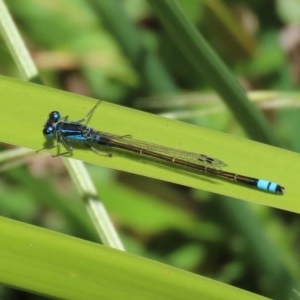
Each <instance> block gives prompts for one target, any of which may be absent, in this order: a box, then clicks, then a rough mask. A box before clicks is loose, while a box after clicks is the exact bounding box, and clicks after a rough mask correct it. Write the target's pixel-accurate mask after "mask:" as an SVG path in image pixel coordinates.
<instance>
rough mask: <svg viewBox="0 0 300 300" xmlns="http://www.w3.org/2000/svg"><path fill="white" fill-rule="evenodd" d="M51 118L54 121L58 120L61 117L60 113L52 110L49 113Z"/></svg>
mask: <svg viewBox="0 0 300 300" xmlns="http://www.w3.org/2000/svg"><path fill="white" fill-rule="evenodd" d="M49 119H51V120H52V121H53V122H57V121H58V120H59V119H60V113H59V112H58V111H52V112H51V113H50V114H49Z"/></svg>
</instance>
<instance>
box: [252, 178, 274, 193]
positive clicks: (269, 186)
mask: <svg viewBox="0 0 300 300" xmlns="http://www.w3.org/2000/svg"><path fill="white" fill-rule="evenodd" d="M256 186H257V188H258V189H260V190H264V191H270V192H274V193H275V192H276V188H277V183H274V182H271V181H268V180H264V179H258V181H257V184H256Z"/></svg>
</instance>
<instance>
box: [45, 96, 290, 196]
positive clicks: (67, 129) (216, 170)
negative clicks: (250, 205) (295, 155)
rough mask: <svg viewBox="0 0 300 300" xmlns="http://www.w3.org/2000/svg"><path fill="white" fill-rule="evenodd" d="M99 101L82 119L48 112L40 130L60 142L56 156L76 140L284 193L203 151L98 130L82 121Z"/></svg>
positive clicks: (280, 188)
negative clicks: (227, 165) (167, 145)
mask: <svg viewBox="0 0 300 300" xmlns="http://www.w3.org/2000/svg"><path fill="white" fill-rule="evenodd" d="M99 103H100V101H99V102H98V103H97V104H96V105H95V106H94V107H93V108H92V109H91V110H90V112H89V113H88V114H87V115H86V117H85V118H83V119H81V120H79V121H76V122H71V121H68V117H61V114H60V113H59V112H58V111H52V112H51V113H50V114H49V117H48V120H47V121H46V124H45V126H44V129H43V134H44V136H45V137H46V138H48V139H55V140H56V145H55V146H54V147H57V148H58V147H59V145H60V144H63V145H64V147H65V148H66V150H67V151H66V152H64V153H58V154H57V155H55V156H59V155H66V154H69V155H72V153H73V146H75V145H76V144H78V143H79V144H82V145H85V146H86V147H88V148H90V149H92V150H94V151H95V152H98V153H100V151H99V150H98V149H97V146H100V147H101V146H107V147H110V148H115V149H121V150H125V151H129V152H131V153H135V154H139V155H143V156H145V157H149V158H152V159H156V160H159V161H162V162H167V163H170V164H174V165H177V166H181V167H183V168H187V169H191V170H194V171H198V172H200V173H205V174H208V175H211V176H215V177H219V178H222V179H226V180H230V181H234V182H237V183H241V184H244V185H247V186H250V187H254V188H257V189H260V190H263V191H267V192H272V193H276V194H283V192H284V187H283V186H281V185H279V184H277V183H274V182H271V181H268V180H264V179H258V178H253V177H249V176H244V175H240V174H235V173H232V172H226V171H223V170H221V169H220V168H222V167H225V166H226V164H225V163H223V162H222V161H221V160H219V159H216V158H213V157H210V156H207V155H205V154H198V153H194V152H189V151H182V150H177V149H174V148H169V147H164V146H160V145H156V144H152V143H148V142H144V141H140V140H135V139H133V138H131V136H130V135H124V136H121V135H115V134H110V133H105V132H101V131H97V130H95V129H93V128H91V127H89V126H87V125H85V124H84V123H87V122H88V121H89V119H90V117H91V116H92V114H93V112H94V111H95V109H96V108H97V106H98V105H99ZM46 148H48V147H46ZM43 149H44V148H43ZM101 153H102V152H101ZM105 153H106V155H107V156H112V153H111V152H105Z"/></svg>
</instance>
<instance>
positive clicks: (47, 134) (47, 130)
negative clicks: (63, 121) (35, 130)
mask: <svg viewBox="0 0 300 300" xmlns="http://www.w3.org/2000/svg"><path fill="white" fill-rule="evenodd" d="M53 132H54V128H53V126H48V127H45V128H44V129H43V134H44V136H45V137H47V138H52V137H53Z"/></svg>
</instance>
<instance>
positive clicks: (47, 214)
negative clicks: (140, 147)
mask: <svg viewBox="0 0 300 300" xmlns="http://www.w3.org/2000/svg"><path fill="white" fill-rule="evenodd" d="M179 2H180V4H181V6H182V8H183V9H184V11H185V13H186V15H187V16H188V17H189V18H190V20H191V21H192V22H193V23H194V25H195V26H196V27H197V28H198V29H199V30H200V32H201V33H202V34H203V35H204V36H205V38H206V39H207V41H208V43H209V44H210V45H211V46H212V48H213V49H214V50H215V51H216V52H217V53H218V55H219V56H220V57H221V58H222V59H223V60H224V62H225V63H226V64H227V65H228V67H229V68H230V70H231V71H232V72H233V73H234V74H235V76H236V77H237V78H238V80H239V81H240V82H241V84H242V85H243V86H244V87H245V89H247V90H248V91H249V96H250V99H251V101H253V102H254V103H255V105H257V106H258V107H259V108H260V109H261V110H262V111H263V114H264V116H265V117H266V119H267V120H268V122H269V123H270V124H271V126H272V129H273V131H274V134H276V137H277V138H278V139H279V140H280V141H281V143H282V145H284V147H285V148H286V149H289V150H293V151H299V149H300V143H299V139H298V131H299V130H298V128H299V126H300V124H299V123H300V119H299V109H298V107H299V101H298V95H297V91H298V89H299V83H300V54H299V53H300V52H299V51H300V46H299V45H300V38H299V36H300V35H299V33H300V26H299V20H300V3H299V2H298V1H295V0H294V1H292V0H288V1H283V0H277V1H258V0H255V1H238V0H237V1H229V0H227V1H222V0H212V1H201V0H188V1H183V0H182V1H179ZM7 5H8V7H9V9H10V12H11V14H12V16H13V18H14V20H15V22H16V25H17V27H18V29H19V30H20V32H21V34H22V37H23V39H24V40H25V42H26V45H27V47H28V49H29V50H30V52H31V55H32V57H33V59H34V61H35V63H36V65H37V67H38V70H39V72H40V74H41V77H42V79H43V81H44V83H45V84H46V85H47V86H52V87H55V88H57V89H62V90H67V91H70V92H72V93H78V94H83V95H88V96H90V97H94V98H97V99H103V100H106V101H111V102H114V103H117V104H120V105H124V106H129V107H132V108H136V109H140V110H144V111H149V112H152V113H157V114H162V115H164V116H166V117H170V118H177V119H181V120H184V121H186V122H190V123H194V124H197V125H200V126H205V127H208V128H212V129H216V130H219V131H223V132H227V133H230V134H234V135H239V136H245V133H244V132H243V130H242V129H241V127H240V126H239V124H238V122H237V121H236V120H235V119H234V118H233V116H232V114H231V113H230V112H229V110H228V109H227V108H226V106H225V105H224V104H223V103H222V102H221V100H220V99H219V97H218V96H217V95H216V94H215V93H214V91H213V90H212V89H211V87H210V86H209V85H208V84H207V82H205V81H204V80H203V79H202V78H199V76H198V75H197V74H195V71H194V69H193V67H192V65H191V63H190V61H189V60H188V59H187V58H186V57H184V56H182V54H181V53H180V51H179V50H178V48H177V46H176V45H174V44H173V42H172V40H171V39H170V38H169V36H168V35H167V34H166V32H165V31H164V29H163V26H162V24H161V23H160V21H159V20H158V18H157V17H156V16H155V13H154V11H153V10H152V9H151V6H150V5H149V3H148V2H147V1H143V0H123V1H96V0H95V1H93V0H90V1H88V0H64V1H60V0H51V1H43V0H22V1H18V0H10V1H7ZM0 57H1V62H0V68H1V69H0V70H1V74H3V75H6V76H11V77H17V78H18V77H20V75H19V73H18V70H17V69H16V67H15V64H14V63H13V60H12V58H11V57H10V55H9V53H8V50H7V47H6V45H5V43H4V42H3V41H2V43H0ZM258 91H259V92H258ZM278 91H282V92H280V93H279V92H278ZM283 92H284V93H283ZM291 92H293V93H291ZM24 101H26V99H24ZM42 125H43V124H41V128H42ZM120 126H122V124H120ZM245 137H246V136H245ZM1 147H2V149H7V148H10V147H9V146H8V145H2V146H1ZM17 163H18V162H16V163H15V164H14V165H11V164H7V165H4V166H3V167H2V173H1V177H0V188H1V193H0V214H1V215H2V216H6V217H9V218H13V219H16V220H21V221H23V222H27V223H31V224H35V225H38V226H44V227H47V228H50V229H53V230H56V231H60V232H64V233H67V234H70V235H74V236H78V237H80V238H83V239H89V240H92V241H97V240H98V239H97V235H96V233H95V230H94V229H93V227H92V225H91V223H90V221H89V219H88V217H87V215H86V214H85V213H84V209H83V204H82V203H81V202H80V199H79V195H78V194H77V192H76V188H75V187H74V186H73V184H72V182H71V180H70V178H69V176H68V173H67V171H66V170H65V168H64V166H63V164H62V161H61V160H60V159H52V158H51V157H50V156H49V155H47V154H45V155H34V156H33V157H32V158H31V159H30V160H28V161H26V162H25V163H24V162H22V164H21V162H20V165H16V164H17ZM251 163H255V162H251ZM275 164H276V162H275ZM275 168H276V165H275ZM88 169H89V171H90V173H91V175H92V178H93V180H94V183H95V184H96V185H97V188H98V191H99V193H100V197H101V198H102V200H103V202H104V203H105V205H106V207H107V210H108V211H109V213H110V216H111V218H112V219H113V221H114V224H115V226H116V227H117V230H118V232H119V234H120V236H121V238H122V241H123V242H124V244H125V246H126V249H127V251H128V252H131V253H135V254H139V255H141V256H144V257H149V258H151V259H155V260H158V261H162V262H164V263H167V264H171V265H174V266H176V267H180V268H183V269H186V270H189V271H192V272H195V273H198V274H201V275H204V276H207V277H210V278H213V279H216V280H219V281H222V282H225V283H229V284H231V285H234V286H237V287H240V288H242V289H245V290H249V291H252V292H254V293H258V294H261V295H265V296H267V297H273V298H276V297H275V295H276V296H277V297H278V295H281V296H280V297H278V298H277V299H284V295H285V293H289V292H290V291H291V290H293V288H295V284H294V282H298V281H299V280H298V278H300V277H299V275H300V272H299V259H300V256H299V251H298V249H299V242H300V239H299V236H298V234H299V231H300V222H299V217H298V216H297V215H295V214H292V213H288V212H284V211H279V210H276V209H270V208H267V207H262V206H257V205H253V204H248V203H245V202H241V201H237V200H236V199H228V198H223V197H221V196H217V195H214V194H208V193H205V192H202V191H197V190H191V189H189V188H186V187H182V186H178V185H174V184H170V183H165V182H161V181H157V180H153V179H149V178H145V177H140V176H136V175H132V174H127V173H126V174H125V173H120V172H116V171H113V170H108V169H101V168H98V167H94V166H88ZM4 171H5V172H4ZM297 175H298V174H295V181H297V178H298V177H297ZM7 199H10V201H9V202H7ZM275 200H276V201H284V198H282V199H280V200H278V199H275ZM294 292H295V299H297V297H299V295H298V296H297V293H298V291H297V290H295V291H294ZM280 293H281V294H280ZM299 293H300V291H299ZM0 299H42V297H40V296H36V295H30V294H28V293H25V292H23V291H18V290H15V289H11V288H8V287H5V286H0Z"/></svg>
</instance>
